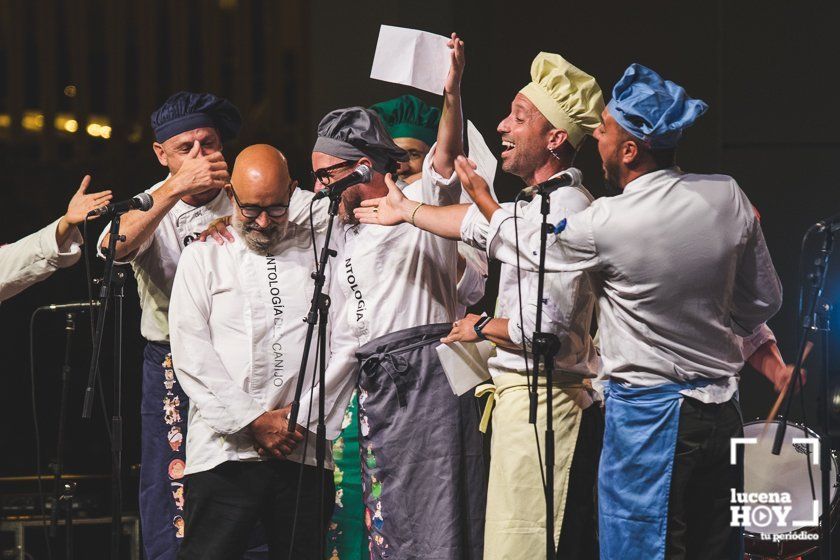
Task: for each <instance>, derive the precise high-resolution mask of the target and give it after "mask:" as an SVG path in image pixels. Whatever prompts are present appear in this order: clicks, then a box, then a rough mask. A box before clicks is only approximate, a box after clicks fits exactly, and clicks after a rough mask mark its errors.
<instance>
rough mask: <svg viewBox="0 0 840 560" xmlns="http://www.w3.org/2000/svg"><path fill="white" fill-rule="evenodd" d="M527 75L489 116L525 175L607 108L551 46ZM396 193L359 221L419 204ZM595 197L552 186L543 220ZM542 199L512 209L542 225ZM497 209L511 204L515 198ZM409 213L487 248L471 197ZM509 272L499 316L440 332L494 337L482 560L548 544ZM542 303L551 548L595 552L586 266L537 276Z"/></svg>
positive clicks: (505, 270) (505, 158) (388, 220)
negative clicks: (550, 428) (549, 353)
mask: <svg viewBox="0 0 840 560" xmlns="http://www.w3.org/2000/svg"><path fill="white" fill-rule="evenodd" d="M531 79H532V81H531V82H530V83H529V84H527V85H526V86H525V87H524V88H522V90H521V91H520V92H519V93H518V94H517V95H516V96H515V97H514V99H513V101H512V103H511V108H510V114H509V115H508V116H507V117H506V118H505V119H504V120H502V122H500V123H499V126H498V132H499V134H500V135H501V139H502V144H503V146H504V151H503V152H502V169H503V170H504V171H505V172H507V173H511V174H513V175H516V176H518V177H520V178H521V179H522V180H523V181H524V182H525V184H526V185H536V184H538V183H540V182H543V181H546V180H548V179H551V178H554V177H557V176H558V175H560V174H561V173H563V172H567V171H568V170H570V169H572V166H573V163H574V159H575V156H576V154H577V150H578V149H579V148H580V146H581V144H582V142H583V141H584V140H585V138H586V136H587V135H591V134H592V133H593V131H594V130H595V129H596V128H597V126H598V125H599V124H600V122H601V114H600V113H601V111H602V110H603V108H604V102H603V96H602V94H601V89H600V87H599V86H598V84H597V82H596V81H595V79H594V78H593V77H592V76H590V75H589V74H587V73H586V72H583V71H582V70H580V69H579V68H577V67H575V66H574V65H572V64H571V63H569V62H568V61H566V60H565V59H564V58H563V57H561V56H560V55H558V54H553V53H545V52H543V53H539V54H538V55H537V56H536V57H535V59H534V61H533V63H532V65H531ZM573 171H577V170H573ZM578 173H579V172H578ZM403 192H404V191H400V190H398V189H396V188H391V189H390V191H389V195H388V197H386V198H383V199H381V200H368V201H366V202H365V203H364V205H363V207H362V208H360V209H358V210H357V211H356V215H357V216H358V217H359V218H360V219H361V220H362V222H364V223H380V224H394V223H401V222H407V221H409V217H410V213H411V212H412V211H413V209H414V208H415V206H416V205H417V203H416V202H415V201H413V200H409V198H406V196H409V197H410V195H409V193H404V194H405V196H404V194H403ZM592 200H593V198H592V195H591V194H590V193H589V191H588V190H587V189H586V188H585V187H584V186H583V185H582V184H580V182H579V181H575V182H573V183H572V184H571V185H569V186H567V187H564V188H561V189H558V190H555V191H554V192H553V193H551V196H550V211H549V221H550V222H551V223H557V222H559V221H560V220H562V219H565V218H566V217H568V216H571V215H573V214H575V213H577V212H580V211H582V210H584V209H585V208H587V207H588V206H589V205H590V204H591V202H592ZM540 206H541V199H540V197H535V198H534V200H532V201H531V202H520V203H518V205H517V211H518V215H519V217H521V218H523V219H524V220H525V221H528V222H529V223H532V224H539V223H540V222H541V220H542V216H541V214H540ZM504 207H505V208H507V209H508V210H512V209H513V207H514V206H513V204H505V205H504ZM413 221H414V224H415V225H416V226H417V227H419V228H421V229H425V230H427V231H430V232H434V233H437V234H439V235H445V236H447V237H449V238H450V239H463V240H464V241H466V242H468V243H470V244H471V245H473V246H475V247H479V248H481V249H486V245H487V231H488V229H489V224H488V222H487V220H485V219H484V217H483V216H482V215H481V213H480V212H479V211H478V209H477V208H476V207H475V206H474V205H453V206H447V207H440V208H434V207H431V206H426V205H424V206H422V207H420V208H419V209H418V210H417V211H416V212H415V215H414V220H413ZM517 276H518V273H517V270H516V267H515V263H505V262H503V263H502V266H501V270H500V280H499V300H498V304H497V307H496V317H493V318H490V317H479V316H478V315H474V314H471V315H467V316H466V317H463V318H459V319H458V320H457V321H455V322H454V324H453V328H452V332H451V333H449V334H448V335H447V337H446V338H445V339H444V342H448V343H451V342H458V341H460V342H468V343H474V342H479V341H481V340H482V339H485V340H490V341H491V342H493V343H494V344H496V351H495V353H494V354H493V355H491V357H490V360H489V362H488V368H489V370H490V374H491V375H492V378H493V383H492V384H487V385H483V386H481V387H479V388H478V390H477V393H478V394H479V395H483V394H489V395H490V402H489V404H488V413H489V411H490V410H492V417H491V416H489V414H488V413H486V414H485V415H484V417H483V419H482V429H484V428H486V424H487V422H488V421H489V420H490V419H491V418H492V426H493V437H492V440H491V446H490V455H491V459H490V477H489V486H488V497H487V516H486V525H485V531H484V549H485V550H484V554H485V556H484V557H485V559H490V558H493V559H496V558H498V559H504V558H513V557H523V558H525V557H527V558H545V554H546V552H545V531H546V523H545V492H544V485H543V479H542V475H541V473H542V468H543V467H542V465H541V463H540V460H541V459H540V458H541V456H542V455H541V454H540V453H538V446H539V447H543V446H544V441H543V438H544V433H545V426H546V422H545V404H544V403H545V399H546V392H547V391H546V387H545V382H544V380H543V381H542V386H541V387H540V388H539V401H540V406H539V408H538V421H537V426H536V430H535V426H533V425H531V424H530V423H529V403H530V399H529V391H528V378H527V376H526V372H527V371H529V369H530V370H531V371H533V359H532V356H531V353H530V339H531V336H532V334H533V332H534V330H535V308H536V298H537V290H536V287H537V281H536V280H537V277H536V274H534V273H533V272H529V271H527V270H523V271H522V272H521V274H520V275H519V276H520V277H521V291H522V304H521V305H520V302H519V289H518V284H519V281H518V279H517ZM544 302H545V305H544V308H543V311H544V315H543V323H542V325H541V330H542V332H546V333H552V334H556V335H557V336H558V338H559V340H560V351H559V353H558V354H557V355H556V357H555V360H554V366H555V371H556V373H555V377H554V384H555V389H554V408H553V412H554V414H553V418H554V429H555V431H554V446H555V450H556V457H555V469H554V470H555V480H556V482H555V488H554V494H555V511H556V514H555V516H554V532H555V539H556V542H557V543H558V558H564V559H565V558H574V559H580V560H583V559H586V558H593V557H597V542H596V531H595V527H596V523H595V522H596V519H595V502H594V500H593V494H594V489H595V479H596V472H597V464H598V456H599V452H600V442H601V436H602V431H603V420H602V416H601V412H600V410H599V407H598V406H597V405H593V396H594V392H593V391H592V390H591V389H590V388H589V387H588V386H587V385H586V384H585V383H584V379H586V378H591V377H594V376H595V375H596V373H597V372H598V366H599V361H598V356H597V353H596V351H595V346H594V344H593V341H592V338H591V337H590V334H589V331H590V326H591V324H592V316H593V308H594V304H595V294H594V293H593V291H592V288H591V284H590V281H589V278H588V276H587V275H586V274H585V273H583V272H567V273H555V274H550V275H548V276H547V278H546V288H545V295H544ZM520 311H521V314H520ZM520 318H521V320H520ZM523 335H524V339H525V341H526V345H527V346H528V352H527V354H526V357H523V351H522V348H523V345H522V343H523ZM526 359H527V362H526ZM535 435H538V437H539V439H538V438H537V437H535Z"/></svg>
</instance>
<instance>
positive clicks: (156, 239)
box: [97, 177, 313, 342]
mask: <svg viewBox="0 0 840 560" xmlns="http://www.w3.org/2000/svg"><path fill="white" fill-rule="evenodd" d="M166 179H169V177H167V178H166ZM166 179H164V180H163V181H161V182H159V183H157V184H155V185H154V186H153V187H152V188H150V189H147V190H146V191H145V192H147V193H152V192H154V191H156V190H157V189H159V188H160V187H161V186H162V185H163V183H165V182H166ZM312 196H313V194H312V192H310V191H301V190H300V189H295V192H294V193H293V195H292V200H291V202H290V205H291V207H290V209H289V221H294V222H297V223H302V222H301V221H300V219H301V217H300V215H301V213H302V212H304V211H306V212H308V208H309V207H308V204H309V200H310V199H311V198H312ZM232 213H233V205H232V204H231V202H230V199H229V198H228V196H227V193H225V191H224V189H222V190H220V191H219V194H218V195H216V197H215V198H214V199H213V200H211V201H210V202H208V203H207V204H205V205H204V206H191V205H189V204H187V203H186V202H184V201H183V200H179V201H178V202H177V203H176V204H175V206H173V207H172V208H171V209H170V210H169V212H167V213H166V216H164V217H163V219H162V220H161V222H160V224H158V227H157V229H155V231H154V233H153V234H152V235H151V236H149V237H148V238H147V239H146V240H145V241H144V242H143V243H142V244H141V245H140V248H139V249H138V250H137V252H136V254H135V255H134V256H133V258H132V259H131V261H130V262H131V267H132V268H133V269H134V276H135V277H136V278H137V292H138V294H139V296H140V307H141V309H142V315H141V317H140V334H142V335H143V338H145V339H146V340H150V341H153V342H168V341H169V317H168V315H169V295H170V293H171V292H172V282H173V281H174V279H175V271H176V269H177V267H178V261H179V259H180V258H181V253H182V252H183V251H184V248H185V247H186V246H187V245H189V244H190V243H192V242H193V241H195V240H196V239H198V236H199V235H200V234H201V232H202V231H204V230H205V229H207V226H209V225H210V223H211V222H213V221H214V220H217V219H219V218H222V217H224V216H230V215H231V214H232ZM109 229H110V224H109V225H108V226H106V227H105V229H104V230H103V231H102V234H101V235H100V236H99V243H98V244H97V250H98V254H99V256H100V257H103V258H104V256H103V255H102V251H101V246H102V240H103V239H104V237H105V235H106V234H107V233H108V231H109ZM118 264H127V263H126V262H118Z"/></svg>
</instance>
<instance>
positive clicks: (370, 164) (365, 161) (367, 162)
mask: <svg viewBox="0 0 840 560" xmlns="http://www.w3.org/2000/svg"><path fill="white" fill-rule="evenodd" d="M359 165H367V166H368V167H370V168H371V169H373V162H372V161H370V159H368V158H366V157H363V158H362V159H360V160H359V161H358V162H357V167H358V166H359Z"/></svg>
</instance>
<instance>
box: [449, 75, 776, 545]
mask: <svg viewBox="0 0 840 560" xmlns="http://www.w3.org/2000/svg"><path fill="white" fill-rule="evenodd" d="M706 108H707V106H706V104H705V103H703V102H702V101H699V100H696V99H692V98H690V97H689V96H688V95H687V94H686V92H685V90H684V89H683V88H681V87H680V86H678V85H677V84H674V83H673V82H670V81H667V80H664V79H662V77H661V76H659V75H658V74H657V73H656V72H654V71H653V70H651V69H649V68H646V67H644V66H642V65H640V64H632V65H630V67H628V68H627V70H626V71H625V73H624V75H623V76H622V77H621V79H620V80H619V81H618V83H616V85H615V87H614V88H613V99H612V100H611V101H610V103H609V104H608V105H607V108H606V109H605V110H604V113H603V124H602V126H601V127H599V129H598V130H597V131H596V133H595V137H596V139H597V140H598V150H599V152H600V154H601V159H602V160H603V165H604V172H605V176H606V178H607V180H608V181H609V182H611V183H612V184H614V185H615V186H616V187H618V188H620V189H621V190H622V193H621V194H620V195H618V196H615V197H612V198H605V199H600V200H598V201H596V202H595V203H593V204H592V206H590V207H589V208H588V209H587V210H585V211H583V212H580V213H578V214H576V215H574V216H571V217H570V218H569V219H568V221H567V222H566V223H565V224H563V225H562V226H563V227H560V228H558V229H559V230H560V231H559V232H558V233H556V234H552V235H551V236H550V239H549V247H548V251H547V259H546V267H547V269H548V270H550V271H571V270H587V271H589V272H590V274H591V277H592V278H593V281H594V282H595V283H596V286H597V288H598V290H599V316H598V317H599V327H600V329H601V341H602V344H601V357H602V361H603V366H602V367H603V371H604V373H605V374H606V375H608V376H609V381H610V382H609V386H608V388H607V401H606V429H605V435H604V447H603V452H602V456H601V463H600V470H599V482H598V484H599V491H598V506H599V535H600V548H601V558H604V559H612V558H628V559H636V558H639V559H641V558H645V559H650V558H653V559H661V558H686V557H691V558H738V557H741V556H743V552H742V551H740V550H739V548H740V547H741V545H742V538H741V534H740V531H739V529H738V528H737V527H732V526H731V525H730V511H729V495H730V492H731V491H732V490H733V489H737V488H738V487H739V485H740V480H741V479H742V474H743V473H742V470H741V469H740V468H739V467H738V466H737V465H732V464H731V463H730V442H731V438H733V437H738V436H740V435H741V434H742V429H741V418H740V414H739V407H738V403H737V400H736V399H735V398H734V396H735V394H736V391H737V388H738V379H739V377H738V372H739V371H740V369H741V367H742V365H743V354H742V351H743V343H742V339H741V337H745V336H750V335H753V334H754V333H755V332H756V330H757V329H759V328H760V327H761V325H762V323H764V322H766V321H767V320H768V319H769V318H770V317H772V316H773V315H774V314H775V313H776V312H777V311H778V309H779V307H780V305H781V284H780V282H779V278H778V275H777V274H776V271H775V269H774V267H773V263H772V261H771V258H770V255H769V252H768V250H767V246H766V244H765V242H764V237H763V234H762V232H761V226H760V224H759V222H758V219H757V217H756V215H755V212H754V210H753V206H752V204H751V203H750V201H749V200H748V199H747V197H746V196H745V195H744V193H743V192H742V191H741V189H740V188H739V187H738V185H737V183H736V182H735V181H734V179H732V178H731V177H727V176H725V175H699V174H690V173H684V172H683V171H681V170H680V169H679V168H678V167H676V166H675V151H676V146H677V143H678V141H679V139H680V137H681V136H682V133H683V130H684V129H685V128H687V127H688V126H690V125H691V124H692V123H693V122H694V121H695V120H696V119H697V118H698V117H699V116H700V115H701V114H702V113H703V112H705V110H706ZM456 165H457V168H458V172H459V176H460V177H461V180H462V181H463V183H464V187H465V189H467V190H468V191H469V192H470V193H471V195H473V199H474V200H475V202H476V204H477V206H478V207H479V209H480V210H481V211H482V213H483V214H484V216H485V217H486V218H487V219H488V220H489V221H490V229H489V232H488V247H489V252H490V255H491V256H494V257H495V258H498V259H500V260H502V261H504V262H515V260H516V258H517V251H516V249H515V238H516V234H515V232H514V227H513V226H514V224H513V222H514V220H513V219H512V216H511V215H510V213H509V212H507V211H506V210H505V209H502V208H499V206H498V205H497V204H496V203H495V202H494V201H493V200H492V198H491V197H490V196H489V192H488V190H487V187H486V186H485V185H483V180H482V179H481V178H479V177H477V176H476V175H475V173H473V172H472V171H471V169H469V164H468V163H467V162H466V161H465V160H459V161H457V162H456ZM539 235H540V234H539V228H538V227H535V226H533V225H531V224H528V223H526V222H522V221H520V223H519V237H520V245H521V247H522V249H521V250H520V251H519V258H520V260H521V262H522V263H523V266H525V267H527V268H529V269H532V270H533V269H534V268H535V267H536V266H537V257H536V254H537V253H536V252H535V251H536V248H537V247H538V246H539Z"/></svg>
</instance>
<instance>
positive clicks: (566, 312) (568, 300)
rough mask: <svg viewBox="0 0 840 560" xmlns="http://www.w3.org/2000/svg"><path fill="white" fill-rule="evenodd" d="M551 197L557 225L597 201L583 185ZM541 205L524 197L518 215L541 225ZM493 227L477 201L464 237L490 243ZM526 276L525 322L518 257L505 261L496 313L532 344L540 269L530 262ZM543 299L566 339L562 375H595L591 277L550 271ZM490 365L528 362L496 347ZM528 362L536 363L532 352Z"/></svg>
mask: <svg viewBox="0 0 840 560" xmlns="http://www.w3.org/2000/svg"><path fill="white" fill-rule="evenodd" d="M550 199H551V205H550V210H549V215H548V221H549V223H551V224H557V223H559V222H560V221H561V220H563V219H566V218H568V217H570V216H572V215H573V214H575V213H577V212H581V211H583V210H585V209H586V208H588V207H589V205H590V204H591V203H592V201H593V198H592V195H591V194H590V193H589V191H588V190H587V189H586V188H585V187H583V186H582V185H580V184H577V185H572V186H569V187H563V188H560V189H557V190H556V191H554V192H553V193H551V195H550ZM540 206H541V198H540V197H535V198H534V199H533V200H531V201H530V202H525V201H521V202H519V206H518V208H517V216H520V217H522V218H523V221H525V222H528V223H529V224H532V225H534V226H535V227H537V228H539V224H540V223H541V222H542V213H541V212H540ZM503 207H504V208H505V209H506V210H507V211H509V212H510V213H511V215H512V214H513V203H506V204H504V205H503ZM489 227H490V225H489V224H488V223H487V220H485V219H484V217H483V216H482V215H481V212H479V210H478V208H477V207H476V206H475V205H473V206H471V207H470V209H469V210H468V211H467V214H466V216H464V220H463V221H462V222H461V237H462V239H463V240H464V241H466V242H468V243H470V244H471V245H473V246H476V247H481V248H486V246H487V233H488V230H489ZM524 233H525V232H524V231H523V230H522V229H521V228H520V241H521V243H520V246H524V241H525V239H526V238H525V237H524ZM521 278H522V281H521V285H522V297H523V300H524V302H525V305H524V306H523V308H522V319H523V321H524V325H522V324H521V323H520V320H519V292H518V287H517V272H516V262H515V261H514V263H513V264H508V263H505V262H503V263H502V266H501V269H500V275H499V299H498V302H497V304H496V316H497V317H502V318H507V319H509V321H508V336H509V338H510V339H511V341H513V342H514V343H516V344H521V343H522V334H523V332H524V334H525V339H526V342H527V343H528V347H529V348H530V339H531V336H532V334H533V332H534V330H535V328H536V309H537V280H538V277H537V274H536V273H534V272H530V271H529V270H528V267H527V266H524V265H523V268H522V270H521ZM543 300H544V303H543V323H542V331H543V332H548V333H553V334H556V335H557V336H558V338H559V339H560V352H559V353H558V354H557V356H556V357H555V362H554V364H555V371H556V372H557V378H558V379H559V380H563V379H567V380H580V378H581V377H587V378H591V377H595V376H596V375H597V372H598V368H599V360H598V354H597V352H596V349H595V345H594V344H593V342H592V337H591V336H590V334H589V331H590V328H591V325H592V315H593V309H594V306H595V294H594V292H593V290H592V286H591V283H590V279H589V276H588V275H587V274H586V273H585V272H580V271H572V272H559V273H558V272H555V273H549V274H546V276H545V288H544V295H543ZM487 365H488V368H489V370H490V374H491V375H492V376H493V377H496V376H498V375H501V374H504V373H523V372H525V367H526V366H525V358H524V357H523V355H522V352H521V351H512V350H507V349H505V348H502V347H497V348H496V353H495V355H493V356H491V358H490V360H489V361H488V364H487ZM528 367H529V368H531V367H533V362H532V356H531V355H530V354H529V355H528ZM564 374H566V375H564ZM568 374H571V375H568ZM590 402H591V401H590ZM585 406H588V404H585ZM585 406H584V407H585Z"/></svg>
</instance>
